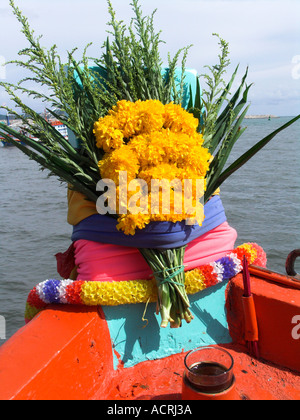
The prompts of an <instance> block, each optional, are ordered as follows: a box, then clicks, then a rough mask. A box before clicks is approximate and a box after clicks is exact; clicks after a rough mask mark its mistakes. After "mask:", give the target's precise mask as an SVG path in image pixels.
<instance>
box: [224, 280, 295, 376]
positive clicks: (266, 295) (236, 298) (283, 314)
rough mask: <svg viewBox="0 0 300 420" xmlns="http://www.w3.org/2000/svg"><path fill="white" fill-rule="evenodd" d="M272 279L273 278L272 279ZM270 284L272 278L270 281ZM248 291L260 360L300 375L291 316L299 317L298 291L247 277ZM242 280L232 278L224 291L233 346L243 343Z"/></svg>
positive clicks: (292, 317)
mask: <svg viewBox="0 0 300 420" xmlns="http://www.w3.org/2000/svg"><path fill="white" fill-rule="evenodd" d="M275 278H276V276H275ZM273 280H274V278H273ZM251 289H252V295H253V299H254V304H255V310H256V317H257V322H258V329H259V343H258V344H259V351H260V355H261V357H262V358H263V359H265V360H268V361H270V362H273V363H277V364H278V365H279V366H283V367H286V368H289V369H293V370H296V371H298V372H300V340H295V339H294V338H293V330H294V328H295V325H294V324H293V323H292V322H293V319H294V318H295V316H300V290H297V289H294V288H290V287H287V286H286V285H283V284H277V283H275V282H273V281H267V280H266V279H263V278H260V277H257V276H253V275H251ZM243 293H244V290H243V278H242V275H241V274H240V275H238V276H236V277H235V278H234V279H233V280H232V281H231V282H230V284H229V288H228V290H227V294H228V296H227V304H226V305H227V313H228V322H229V328H230V334H231V336H232V338H233V341H234V342H237V343H241V344H244V343H245V328H246V326H245V321H244V319H243V317H242V316H241V314H242V313H243Z"/></svg>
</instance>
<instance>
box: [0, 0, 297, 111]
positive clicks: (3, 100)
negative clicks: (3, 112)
mask: <svg viewBox="0 0 300 420" xmlns="http://www.w3.org/2000/svg"><path fill="white" fill-rule="evenodd" d="M15 3H16V4H17V5H18V6H19V7H20V9H21V10H22V11H23V13H24V14H25V15H26V16H27V17H28V19H29V22H30V25H31V27H32V29H34V31H35V34H36V35H43V38H42V41H41V43H42V45H44V46H45V47H47V48H49V47H50V46H51V45H53V44H57V47H58V51H59V53H60V55H61V56H62V58H63V59H64V57H66V52H67V51H70V50H72V49H73V48H74V47H78V48H79V49H80V51H82V50H83V48H84V47H85V45H87V44H88V43H89V42H93V45H92V46H91V47H90V49H89V54H90V55H91V56H94V57H100V55H101V52H102V44H103V41H104V40H105V39H106V37H107V30H108V29H109V28H108V26H107V25H106V22H107V21H108V20H109V15H108V11H107V1H106V0H63V1H62V0H51V1H46V0H15ZM112 4H113V6H114V8H115V10H116V12H117V18H118V20H124V21H125V22H127V23H129V22H130V19H131V17H132V9H131V6H130V0H112ZM140 4H141V6H142V9H143V11H144V13H145V14H150V13H151V12H152V11H153V10H154V9H157V13H156V17H155V26H156V28H157V30H161V31H162V34H161V38H162V39H163V40H164V41H165V44H161V56H162V58H163V59H164V60H167V56H168V53H169V52H170V54H171V56H172V55H173V56H174V54H175V53H176V52H177V50H178V49H179V48H181V47H185V46H187V45H190V44H193V47H192V48H191V50H190V52H189V56H188V62H187V66H188V67H189V68H194V69H196V70H197V71H198V73H199V74H202V73H204V72H205V71H207V70H206V69H205V68H204V66H205V65H214V64H217V62H218V54H219V47H218V43H217V39H216V38H215V37H213V36H212V34H213V33H215V32H216V33H218V34H220V36H221V37H222V38H224V39H225V40H226V41H227V42H229V49H230V59H231V66H230V68H229V70H228V75H227V79H229V78H230V75H231V74H232V72H233V70H234V68H235V67H236V65H237V64H240V70H239V74H238V78H237V82H239V81H240V80H241V78H242V76H243V74H244V72H245V69H246V67H247V66H249V75H248V84H250V83H253V86H252V87H251V89H250V93H249V97H248V99H249V101H250V103H251V107H250V110H249V112H248V114H252V115H257V114H268V115H269V114H272V115H277V116H286V115H287V116H292V115H297V114H299V113H300V2H299V0H140ZM0 28H1V44H0V64H2V63H3V62H4V61H9V60H13V59H17V58H18V51H19V50H21V49H23V48H25V47H26V46H27V41H26V40H25V38H24V35H23V34H22V33H21V32H20V24H19V23H18V21H17V20H16V18H15V17H14V16H13V14H12V11H11V8H10V6H9V0H0ZM21 78H22V71H21V70H20V69H19V68H16V67H15V66H14V65H6V66H4V67H3V66H2V67H0V80H1V79H2V80H6V81H8V82H12V83H16V82H17V81H18V80H20V79H21ZM236 86H237V85H236ZM236 86H235V87H236ZM27 103H28V104H29V105H30V106H32V107H35V106H37V104H36V103H32V99H30V98H28V99H27ZM2 104H7V105H10V101H9V98H8V97H7V94H6V93H5V92H4V90H3V88H0V105H2ZM39 106H40V105H39Z"/></svg>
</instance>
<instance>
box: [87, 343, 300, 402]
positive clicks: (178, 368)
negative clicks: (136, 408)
mask: <svg viewBox="0 0 300 420" xmlns="http://www.w3.org/2000/svg"><path fill="white" fill-rule="evenodd" d="M219 347H221V348H224V349H226V350H227V351H229V353H230V354H231V355H232V356H233V358H234V361H235V368H234V374H235V378H236V391H237V398H236V399H237V400H239V399H240V400H254V401H255V400H271V401H272V400H273V401H276V400H280V401H282V400H300V374H299V373H296V372H293V371H291V370H289V369H286V368H280V367H278V366H276V365H274V364H272V363H270V362H266V361H258V360H256V359H253V358H252V357H250V356H249V355H248V354H247V353H246V349H245V348H244V347H243V346H239V345H222V346H219ZM183 359H184V354H182V355H175V356H172V357H170V358H167V359H165V360H164V361H163V363H161V362H159V363H156V362H155V361H154V362H153V361H152V362H151V368H150V369H149V362H145V363H142V364H140V365H138V366H136V367H135V368H130V369H123V370H120V371H119V374H118V376H116V377H115V379H114V380H113V381H112V382H111V385H110V389H109V392H108V394H107V399H108V400H166V401H167V400H168V401H172V400H182V397H181V391H182V377H183V370H184V367H183ZM98 397H99V398H100V399H101V395H99V396H97V394H96V395H95V399H97V398H98Z"/></svg>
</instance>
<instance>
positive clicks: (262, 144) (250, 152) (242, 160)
mask: <svg viewBox="0 0 300 420" xmlns="http://www.w3.org/2000/svg"><path fill="white" fill-rule="evenodd" d="M299 119H300V115H298V116H297V117H295V118H293V119H292V120H290V121H289V122H288V123H286V124H284V125H283V126H281V127H279V128H278V129H277V130H275V131H273V133H271V134H269V135H268V136H266V137H264V138H263V139H262V140H261V141H259V142H258V143H256V144H255V145H254V146H253V147H252V148H251V149H250V150H248V151H247V152H246V153H244V154H243V155H242V156H240V157H239V158H238V159H237V160H236V161H235V162H233V163H232V164H231V165H230V166H229V167H228V168H227V169H226V170H225V171H224V172H223V173H222V174H221V175H220V176H219V178H218V181H217V182H216V184H215V186H214V187H215V189H216V188H218V187H220V185H221V184H223V182H224V181H226V179H227V178H228V177H229V176H231V175H232V174H233V173H234V172H236V171H237V170H238V169H240V168H241V167H242V166H243V165H244V164H245V163H247V162H248V161H249V160H250V159H251V158H252V157H253V156H254V155H256V153H258V152H259V151H260V150H261V149H262V148H263V147H265V146H266V145H267V144H268V143H269V142H270V141H271V140H272V139H273V138H274V137H275V136H277V134H279V133H280V132H281V131H283V130H285V129H286V128H288V127H289V126H290V125H292V124H294V123H295V122H296V121H298V120H299Z"/></svg>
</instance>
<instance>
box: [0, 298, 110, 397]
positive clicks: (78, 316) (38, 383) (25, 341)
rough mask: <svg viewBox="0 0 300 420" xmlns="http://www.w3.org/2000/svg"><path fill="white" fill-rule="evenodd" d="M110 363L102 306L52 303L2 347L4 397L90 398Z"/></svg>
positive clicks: (105, 379)
mask: <svg viewBox="0 0 300 420" xmlns="http://www.w3.org/2000/svg"><path fill="white" fill-rule="evenodd" d="M112 365H113V358H112V349H111V343H110V335H109V331H108V328H107V323H106V321H105V320H104V317H103V314H102V313H101V311H100V312H98V311H97V309H88V308H82V307H80V308H79V307H78V308H76V307H75V308H74V307H67V306H66V307H62V306H58V305H56V306H52V307H51V309H47V310H45V311H43V312H41V313H40V314H39V315H37V317H36V318H35V319H34V320H33V321H31V322H30V323H29V324H28V325H26V326H25V327H24V328H22V329H21V330H20V331H18V332H17V334H15V335H14V336H13V337H12V338H11V339H10V340H8V342H6V343H5V344H4V345H3V346H1V347H0V399H1V400H8V399H21V400H23V399H25V400H38V399H46V400H47V399H51V400H53V399H54V400H55V399H72V400H73V399H89V398H92V397H93V395H94V394H95V392H96V391H98V390H101V389H105V388H106V387H108V386H109V383H110V375H111V374H112V369H113V366H112Z"/></svg>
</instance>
